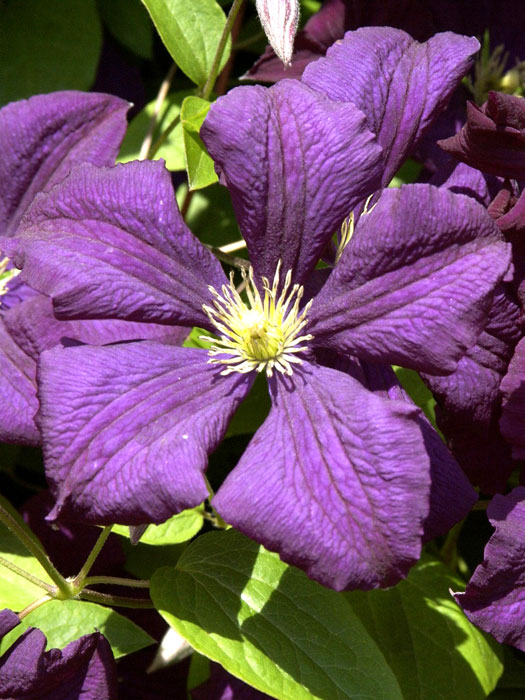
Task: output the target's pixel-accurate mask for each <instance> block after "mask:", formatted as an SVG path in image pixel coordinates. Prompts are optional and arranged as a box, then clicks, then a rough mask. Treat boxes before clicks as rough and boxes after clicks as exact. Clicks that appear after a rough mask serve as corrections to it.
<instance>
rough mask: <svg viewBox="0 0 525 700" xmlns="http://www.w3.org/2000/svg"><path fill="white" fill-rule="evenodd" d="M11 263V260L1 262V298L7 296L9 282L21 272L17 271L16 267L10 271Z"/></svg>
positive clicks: (4, 259) (3, 259) (6, 259)
mask: <svg viewBox="0 0 525 700" xmlns="http://www.w3.org/2000/svg"><path fill="white" fill-rule="evenodd" d="M9 262H10V260H9V258H2V259H1V260H0V297H2V296H3V295H4V294H7V292H8V291H9V282H10V281H11V280H12V279H14V278H15V277H16V276H17V275H19V274H20V272H21V270H17V269H16V267H12V268H11V269H9V270H8V269H7V267H8V265H9ZM0 303H1V300H0Z"/></svg>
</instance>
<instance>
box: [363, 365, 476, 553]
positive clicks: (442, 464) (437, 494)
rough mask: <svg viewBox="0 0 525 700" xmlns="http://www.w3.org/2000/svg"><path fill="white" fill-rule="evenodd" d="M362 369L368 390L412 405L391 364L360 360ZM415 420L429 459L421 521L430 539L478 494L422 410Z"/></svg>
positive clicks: (461, 515)
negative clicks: (425, 509)
mask: <svg viewBox="0 0 525 700" xmlns="http://www.w3.org/2000/svg"><path fill="white" fill-rule="evenodd" d="M362 368H363V373H364V376H363V379H364V382H365V385H366V386H367V387H368V388H369V389H370V390H371V391H373V392H375V393H376V394H378V395H379V396H384V397H385V398H388V399H390V400H394V401H406V402H407V403H408V404H409V405H413V403H414V402H413V401H412V399H411V398H410V396H409V395H408V394H407V393H406V391H405V390H404V389H403V388H402V386H401V385H400V383H399V381H398V380H397V377H396V375H395V373H394V371H393V370H392V368H391V367H390V366H388V365H372V364H370V363H362ZM417 422H418V424H419V427H420V430H421V434H422V436H423V440H424V442H425V447H426V449H427V452H428V456H429V458H430V498H429V507H430V510H429V513H428V516H427V518H426V520H425V523H424V528H425V532H424V541H429V540H432V539H434V537H437V536H439V535H444V534H446V533H447V532H448V531H449V530H450V528H451V527H453V526H454V525H455V524H456V523H458V522H459V521H460V520H463V518H465V517H466V516H467V515H468V513H469V512H470V510H471V508H472V506H473V505H474V503H475V502H476V501H477V500H478V496H477V494H476V492H475V491H474V489H473V488H472V486H471V485H470V484H469V481H468V479H467V477H466V476H465V474H464V473H463V472H462V470H461V468H460V466H459V465H458V463H457V462H456V461H455V459H454V458H453V457H452V455H451V454H450V452H449V450H448V449H447V448H446V446H445V444H444V443H443V440H442V439H441V438H440V436H439V435H438V434H437V432H436V431H435V430H434V428H433V427H432V426H431V425H430V423H429V421H428V420H427V418H426V417H425V415H424V414H423V412H420V414H419V416H418V417H417Z"/></svg>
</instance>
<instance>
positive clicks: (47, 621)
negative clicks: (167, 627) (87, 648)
mask: <svg viewBox="0 0 525 700" xmlns="http://www.w3.org/2000/svg"><path fill="white" fill-rule="evenodd" d="M28 627H37V628H38V629H40V630H42V632H43V633H44V634H45V635H46V637H47V647H46V649H63V648H64V647H65V646H67V645H68V644H69V643H70V642H73V641H75V639H78V638H79V637H83V636H84V635H85V634H92V633H93V632H96V631H97V630H98V631H99V632H102V634H103V635H104V636H105V637H106V639H107V640H108V642H109V643H110V645H111V649H112V651H113V655H114V656H115V658H116V659H118V658H119V657H120V656H125V655H126V654H131V653H132V652H133V651H138V650H139V649H143V648H144V647H147V646H148V645H149V644H153V643H154V642H155V640H154V639H152V638H151V637H150V636H149V634H147V633H146V632H144V630H143V629H141V628H140V627H138V626H137V625H136V624H135V623H134V622H131V620H128V618H127V617H124V616H123V615H119V613H117V612H115V611H114V610H112V609H111V608H106V607H103V606H102V605H97V604H96V603H89V602H87V601H82V600H51V601H50V602H49V603H45V604H44V605H42V606H41V607H40V608H37V609H36V610H33V612H31V613H29V615H27V616H26V617H24V619H23V620H22V622H21V623H20V624H19V625H17V627H15V628H14V629H13V630H11V632H9V634H7V635H6V636H5V637H4V638H3V639H2V642H1V644H0V653H2V654H3V653H4V652H5V651H6V650H7V649H8V648H9V647H10V646H11V644H13V642H15V641H16V640H17V639H18V638H19V637H20V636H21V635H22V634H23V633H24V632H25V631H26V629H27V628H28Z"/></svg>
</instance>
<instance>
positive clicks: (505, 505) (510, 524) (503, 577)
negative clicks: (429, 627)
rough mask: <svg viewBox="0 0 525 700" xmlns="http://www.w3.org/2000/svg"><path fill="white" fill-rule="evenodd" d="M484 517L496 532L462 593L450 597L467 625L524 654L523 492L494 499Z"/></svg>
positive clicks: (524, 490)
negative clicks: (453, 598) (458, 606)
mask: <svg viewBox="0 0 525 700" xmlns="http://www.w3.org/2000/svg"><path fill="white" fill-rule="evenodd" d="M487 516H488V518H489V520H490V522H491V523H492V525H493V526H494V527H495V528H496V532H495V533H494V534H493V535H492V537H491V538H490V540H489V541H488V543H487V546H486V547H485V555H484V558H483V562H482V564H480V565H479V566H478V567H477V569H476V570H475V571H474V574H473V576H472V578H471V579H470V581H469V583H468V585H467V588H466V591H465V592H464V593H456V594H455V596H454V597H455V599H456V601H457V602H458V603H459V605H460V606H461V607H462V608H463V611H464V612H465V614H466V616H467V617H468V618H469V620H471V622H473V623H474V624H475V625H477V626H478V627H481V629H483V630H485V631H486V632H489V633H490V634H492V635H493V636H494V637H495V638H496V639H497V640H498V642H502V643H504V644H512V645H513V646H515V647H518V649H521V650H522V651H525V488H524V487H522V486H520V487H518V488H515V489H514V490H513V491H512V492H511V493H509V494H508V495H506V496H500V495H497V496H494V498H493V499H492V501H491V503H490V505H489V507H488V508H487Z"/></svg>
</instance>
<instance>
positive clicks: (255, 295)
mask: <svg viewBox="0 0 525 700" xmlns="http://www.w3.org/2000/svg"><path fill="white" fill-rule="evenodd" d="M280 267H281V263H280V262H279V264H278V265H277V269H276V271H275V275H274V278H273V282H272V285H271V287H270V283H269V280H268V278H266V277H263V278H262V283H263V289H264V296H261V294H260V292H259V290H258V289H257V286H256V285H255V281H254V278H253V270H252V268H251V267H250V268H249V270H248V273H247V272H246V271H245V270H242V277H243V285H242V286H243V287H245V292H246V298H247V301H246V302H245V301H244V300H243V299H242V297H241V295H240V293H239V291H238V290H237V289H236V287H235V284H234V281H233V272H232V273H230V284H229V285H226V284H225V285H223V286H222V288H221V292H222V294H221V293H220V292H218V291H217V290H216V289H215V288H214V287H211V286H210V287H208V289H209V290H210V292H211V293H212V294H213V296H214V302H213V307H212V306H208V305H207V304H204V305H203V310H204V312H205V313H206V315H207V316H208V318H209V319H210V321H211V323H212V324H213V325H214V326H215V328H216V329H217V333H218V335H219V336H220V337H219V339H217V338H210V337H208V336H202V339H203V340H208V341H211V342H212V343H213V345H212V347H211V348H210V350H209V354H210V356H211V359H210V360H208V362H210V363H211V364H225V365H227V367H226V369H224V370H223V371H222V372H221V374H223V375H226V374H230V373H231V372H241V373H243V374H245V373H247V372H252V371H253V370H255V371H256V372H262V371H263V370H265V371H266V373H267V375H268V376H269V377H271V376H272V374H273V371H274V369H276V370H277V371H279V372H282V373H283V374H287V375H291V374H292V373H293V369H292V364H294V363H295V364H300V363H301V359H300V358H299V357H297V354H298V353H301V352H304V351H305V350H306V346H305V345H304V343H305V342H306V341H308V340H311V339H312V337H313V336H312V335H309V334H307V335H300V332H301V330H302V329H303V328H304V327H305V325H306V323H307V318H306V316H307V313H308V311H309V309H310V306H311V303H312V302H311V301H309V302H308V303H307V304H306V306H305V307H304V309H303V310H302V311H301V312H300V311H299V304H300V301H301V299H302V296H303V294H304V289H303V287H302V286H301V285H299V284H294V285H293V287H292V288H291V289H290V285H291V279H292V271H291V270H289V271H288V272H287V273H286V276H285V279H284V284H283V286H282V291H281V293H280V294H279V295H278V291H279V273H280ZM217 355H219V356H220V357H215V356H217Z"/></svg>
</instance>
